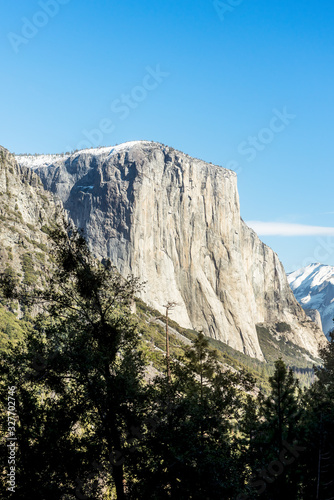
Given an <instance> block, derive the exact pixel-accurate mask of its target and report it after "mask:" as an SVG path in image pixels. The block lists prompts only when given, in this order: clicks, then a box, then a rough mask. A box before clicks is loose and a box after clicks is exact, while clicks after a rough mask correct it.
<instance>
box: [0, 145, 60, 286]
mask: <svg viewBox="0 0 334 500" xmlns="http://www.w3.org/2000/svg"><path fill="white" fill-rule="evenodd" d="M0 200H1V203H0V271H1V272H4V271H5V272H6V273H9V274H11V275H14V276H17V277H18V278H19V279H21V280H22V281H23V283H26V284H31V283H34V282H36V280H37V281H38V280H41V281H42V280H43V273H44V270H45V266H46V265H47V263H48V260H49V252H50V243H49V240H48V236H47V232H48V227H50V226H52V225H54V224H55V223H56V221H57V218H58V215H57V214H61V213H63V208H62V204H61V203H60V202H59V201H58V202H56V201H55V199H54V196H53V195H52V194H51V193H50V192H48V191H45V189H44V188H43V185H42V182H41V180H40V178H39V177H38V175H36V174H35V173H34V172H33V171H32V170H31V169H30V168H27V167H24V166H20V165H18V164H17V162H16V160H15V157H14V156H13V155H12V154H11V153H9V151H7V150H6V149H4V148H3V147H1V146H0Z"/></svg>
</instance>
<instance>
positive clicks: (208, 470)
mask: <svg viewBox="0 0 334 500" xmlns="http://www.w3.org/2000/svg"><path fill="white" fill-rule="evenodd" d="M252 386H253V385H252V380H251V378H250V377H248V376H246V375H245V374H238V373H231V372H230V371H224V370H223V368H222V366H221V365H220V364H219V363H218V361H217V359H216V356H215V353H214V352H212V351H210V350H209V347H208V340H207V339H206V338H205V337H204V335H202V334H199V336H198V338H197V339H196V340H195V341H194V342H193V345H192V346H191V347H189V348H188V349H187V351H186V354H185V356H184V357H183V358H182V359H180V360H179V361H178V362H174V363H172V378H171V381H170V382H169V381H168V380H166V378H165V377H158V378H157V379H156V381H155V384H154V386H153V387H152V396H151V398H150V400H151V402H152V407H151V410H150V415H151V416H152V417H153V421H154V422H155V425H154V426H153V428H152V430H151V432H150V433H149V434H148V435H147V436H146V439H145V440H143V442H142V446H141V450H140V451H141V453H142V457H143V460H141V461H140V463H139V465H137V467H136V468H135V469H134V470H133V474H134V476H135V477H136V479H137V481H134V482H133V483H132V489H131V492H130V493H131V495H130V496H131V498H134V499H135V498H150V499H152V500H153V499H159V500H160V499H161V500H162V499H164V498H166V499H167V498H177V499H180V500H182V499H184V500H185V499H201V500H203V499H212V500H214V499H217V500H218V499H222V498H226V499H227V498H231V499H232V498H235V494H236V493H237V492H238V491H239V488H240V483H241V481H240V476H242V475H243V471H242V470H240V468H239V467H238V464H239V461H238V447H237V437H236V429H237V421H238V418H239V415H240V412H241V408H242V404H243V399H244V396H243V392H242V391H249V390H250V389H251V388H252Z"/></svg>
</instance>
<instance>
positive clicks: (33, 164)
mask: <svg viewBox="0 0 334 500" xmlns="http://www.w3.org/2000/svg"><path fill="white" fill-rule="evenodd" d="M68 156H69V155H17V156H16V157H15V158H16V161H17V163H18V164H19V165H21V166H23V167H28V168H31V169H33V170H35V169H36V168H40V167H48V166H49V165H53V164H55V163H57V162H58V161H61V160H64V159H66V158H68Z"/></svg>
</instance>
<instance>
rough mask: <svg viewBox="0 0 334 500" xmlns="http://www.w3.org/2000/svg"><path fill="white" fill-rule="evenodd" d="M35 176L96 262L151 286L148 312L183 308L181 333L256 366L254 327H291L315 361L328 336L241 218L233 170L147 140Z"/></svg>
mask: <svg viewBox="0 0 334 500" xmlns="http://www.w3.org/2000/svg"><path fill="white" fill-rule="evenodd" d="M18 160H19V161H20V162H21V164H29V166H31V167H33V168H34V167H36V165H35V163H34V160H33V158H30V159H29V157H28V158H25V157H19V158H18ZM36 172H37V173H38V174H39V175H40V177H41V179H42V181H43V183H44V186H45V188H46V189H48V190H50V191H52V192H53V193H55V194H57V195H58V197H59V198H60V199H61V200H62V201H63V203H64V206H65V208H66V209H67V210H68V211H69V213H70V216H71V217H72V219H73V221H74V222H75V224H76V225H77V226H79V227H82V228H83V229H84V230H85V232H86V234H87V237H88V239H89V243H90V246H91V248H92V249H93V251H94V253H95V254H97V255H99V256H100V257H104V258H109V259H110V260H111V261H112V262H113V263H114V264H115V265H116V266H117V268H118V269H119V271H120V272H121V273H122V274H123V275H128V274H130V273H132V274H134V275H135V276H138V277H139V278H140V279H141V280H143V281H146V285H145V288H144V290H143V292H142V298H143V300H145V301H146V302H147V303H148V304H149V305H151V306H153V307H154V308H156V309H158V310H161V311H162V308H163V305H164V304H165V303H166V302H168V301H176V302H177V307H176V308H175V310H174V311H173V316H172V317H173V319H175V320H176V321H177V322H179V323H180V324H181V325H182V326H184V327H188V328H193V329H196V330H203V332H204V333H205V334H206V335H210V336H211V337H214V338H216V339H219V340H221V341H223V342H225V343H226V344H228V345H230V346H231V347H233V348H234V349H237V350H239V351H242V352H244V353H246V354H248V355H249V356H253V357H257V358H259V359H263V354H262V352H261V348H260V345H259V341H258V337H257V333H256V324H258V323H264V324H268V325H273V324H275V323H277V322H282V321H284V322H287V323H289V325H290V326H291V329H292V332H291V333H290V334H289V335H290V337H291V338H290V340H292V341H293V342H294V343H296V344H298V345H300V346H302V347H304V348H305V349H307V350H309V351H310V352H312V353H313V354H316V352H317V346H318V341H319V340H320V339H321V336H322V333H321V332H320V330H319V329H318V328H317V327H316V326H315V325H314V323H312V321H311V320H309V319H308V318H307V317H306V315H305V313H304V312H303V310H302V308H301V307H300V306H299V305H298V303H297V302H296V300H295V298H294V296H293V293H292V292H291V290H290V287H289V285H288V282H287V279H286V276H285V272H284V269H283V266H282V264H281V263H280V261H279V260H278V257H277V255H276V254H275V253H274V252H273V251H272V250H271V249H270V248H269V247H267V246H266V245H264V244H263V243H262V242H261V241H260V240H259V238H258V237H257V235H256V234H255V233H254V231H252V230H251V229H250V228H248V227H247V226H246V224H245V223H244V222H243V221H242V219H241V218H240V209H239V197H238V191H237V177H236V174H235V173H234V172H232V171H230V170H226V169H224V168H221V167H217V166H214V165H211V164H208V163H205V162H204V161H200V160H197V159H194V158H191V157H189V156H188V155H186V154H184V153H181V152H179V151H175V150H174V149H172V148H169V147H166V146H163V145H161V144H157V143H153V142H144V141H142V142H133V143H126V144H124V145H121V146H116V147H115V148H101V149H96V150H85V151H81V152H78V153H74V154H72V155H69V156H67V157H59V158H58V159H57V160H56V161H54V162H53V164H51V165H49V166H40V167H36Z"/></svg>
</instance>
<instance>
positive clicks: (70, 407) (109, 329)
mask: <svg viewBox="0 0 334 500" xmlns="http://www.w3.org/2000/svg"><path fill="white" fill-rule="evenodd" d="M51 236H52V239H53V242H54V261H55V267H54V269H53V272H52V274H51V276H50V278H49V283H48V287H47V288H43V289H41V288H40V289H30V290H28V289H27V288H25V289H24V290H23V289H22V288H21V289H20V288H18V285H17V283H14V284H11V283H9V282H8V279H7V280H6V281H5V282H4V284H5V287H4V293H5V294H6V295H7V296H10V295H11V296H12V297H16V298H17V299H21V300H22V301H24V302H25V303H26V304H33V303H36V302H38V303H39V304H41V303H42V304H44V307H45V309H46V312H45V313H44V314H42V315H40V316H39V317H38V318H36V319H35V321H34V326H33V329H32V330H31V331H30V333H29V335H28V336H27V340H26V342H25V344H23V345H22V346H20V348H19V349H16V350H15V351H13V352H12V354H11V356H9V357H8V358H7V360H6V362H5V363H1V372H2V374H3V377H4V379H6V380H9V378H11V380H12V382H11V383H12V384H17V385H18V386H19V388H18V392H19V394H20V397H19V399H20V404H21V403H22V401H23V396H25V399H26V400H27V404H26V405H25V406H22V407H21V408H20V412H19V424H18V426H19V427H20V429H22V442H23V441H24V439H25V440H26V442H27V443H30V444H31V447H32V450H31V451H29V447H27V448H26V454H25V456H24V457H23V456H22V461H21V462H20V464H21V465H20V467H21V470H20V471H19V477H18V484H20V488H21V490H20V491H21V496H17V498H27V496H24V495H28V493H29V491H34V492H35V493H34V495H33V497H34V498H36V499H38V498H60V497H61V494H60V490H61V493H62V494H64V493H66V494H68V495H69V494H70V492H72V494H73V495H74V494H76V496H77V498H94V499H96V498H99V497H100V495H102V496H103V495H105V494H106V489H110V488H113V487H115V490H116V495H117V499H121V500H123V499H125V498H126V487H125V484H126V467H127V457H128V456H129V454H130V450H131V451H132V450H133V443H134V440H136V439H137V438H136V436H133V435H132V432H133V429H138V428H139V427H140V423H141V422H140V418H139V414H138V413H139V409H140V408H141V407H142V403H143V395H144V390H143V369H144V361H143V357H142V354H141V351H140V349H139V348H138V346H139V335H138V333H139V332H138V328H137V325H136V322H135V321H134V320H133V319H132V315H131V311H130V305H131V301H132V300H133V297H134V293H135V291H136V289H137V287H138V283H137V281H136V280H133V279H129V280H125V279H123V278H121V277H120V275H119V274H118V273H117V272H116V270H115V269H114V268H112V266H111V265H110V263H109V262H106V263H104V264H102V263H100V262H98V261H97V260H96V259H95V258H94V257H93V256H92V255H91V253H90V252H89V250H88V248H87V244H86V242H85V240H84V238H83V237H82V235H81V234H80V233H79V232H78V231H76V230H73V229H71V228H69V230H68V232H64V231H60V230H59V231H55V232H53V233H52V235H51ZM18 362H21V366H20V368H19V369H18V365H17V364H18ZM19 370H22V375H23V376H19ZM14 380H15V382H14ZM33 412H36V414H35V415H33ZM29 419H30V420H32V424H33V425H32V426H31V427H30V429H31V430H30V431H29V425H28V423H29ZM29 432H30V434H29ZM24 434H25V435H24ZM137 435H138V433H137ZM129 436H130V437H129ZM130 440H131V445H130V444H129V441H130ZM47 447H48V448H49V449H48V452H49V454H50V456H48V454H47V451H46V449H47ZM34 450H36V453H35V455H36V454H37V453H41V455H40V457H41V463H40V464H39V470H40V474H39V476H37V475H36V474H35V473H34V472H33V471H32V470H31V466H32V464H33V460H31V459H32V457H33V456H34ZM51 450H52V453H51ZM22 453H23V451H22ZM66 453H67V455H68V458H67V460H65V459H64V457H65V456H66ZM52 456H56V457H57V458H58V459H59V460H61V462H60V464H59V465H58V466H57V465H56V463H55V461H54V460H53V459H52ZM43 457H45V460H44V459H43ZM50 457H51V458H50ZM94 462H95V465H93V463H94ZM63 463H64V464H66V465H67V466H68V468H67V470H64V467H63ZM29 472H32V474H31V479H30V480H29V477H28V475H29ZM48 474H49V479H48V480H46V477H47V475H48ZM77 479H78V482H76V480H77ZM94 479H96V480H97V482H95V484H94ZM92 485H93V486H94V489H93V491H90V487H91V486H92ZM103 489H104V493H102V492H101V491H102V490H103ZM99 491H100V493H99ZM17 494H18V495H20V492H19V491H18V493H17ZM69 498H70V497H69ZM73 498H74V496H73Z"/></svg>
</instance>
